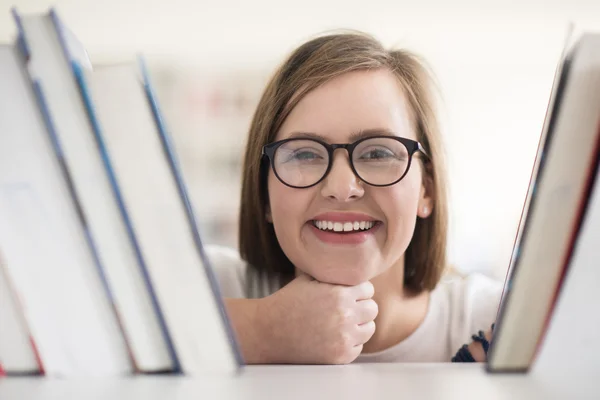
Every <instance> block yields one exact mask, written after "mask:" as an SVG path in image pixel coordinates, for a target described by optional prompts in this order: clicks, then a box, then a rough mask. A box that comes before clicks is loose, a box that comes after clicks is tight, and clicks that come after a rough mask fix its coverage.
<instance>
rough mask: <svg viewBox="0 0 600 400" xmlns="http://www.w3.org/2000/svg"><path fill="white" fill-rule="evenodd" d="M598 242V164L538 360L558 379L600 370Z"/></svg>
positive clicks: (541, 371)
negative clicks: (599, 339)
mask: <svg viewBox="0 0 600 400" xmlns="http://www.w3.org/2000/svg"><path fill="white" fill-rule="evenodd" d="M597 168H598V167H597ZM598 244H600V170H598V169H597V170H596V177H595V180H594V184H593V189H592V194H591V196H590V199H589V201H588V203H587V206H586V209H585V216H584V220H583V222H582V225H581V228H580V231H579V234H578V235H577V240H576V242H575V244H574V247H573V253H572V256H571V258H570V261H569V268H568V270H567V271H566V272H565V276H564V278H563V283H562V287H561V289H560V293H559V296H558V298H557V299H556V305H555V306H554V310H553V312H552V318H551V319H550V321H549V322H548V325H547V328H546V333H545V335H544V338H543V342H542V344H541V345H540V349H539V354H538V355H537V357H536V362H535V365H534V366H533V371H534V372H535V373H536V374H537V375H538V376H544V377H548V378H551V379H558V380H565V379H569V377H570V376H577V377H586V380H588V381H590V380H591V381H593V380H595V379H597V378H598V376H600V375H599V374H600V358H599V355H600V342H599V341H598V330H599V329H600V313H599V312H598V311H597V305H598V304H600V291H599V290H598V282H600V268H598Z"/></svg>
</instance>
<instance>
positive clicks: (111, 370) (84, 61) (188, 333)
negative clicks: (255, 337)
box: [0, 9, 242, 377]
mask: <svg viewBox="0 0 600 400" xmlns="http://www.w3.org/2000/svg"><path fill="white" fill-rule="evenodd" d="M13 17H14V22H15V24H16V26H17V28H18V29H17V31H18V35H17V37H16V38H15V40H14V42H13V43H8V44H4V45H0V87H1V88H2V90H1V91H0V371H2V372H0V373H5V374H9V375H10V374H43V375H46V376H55V377H73V376H127V375H131V374H136V373H173V374H184V375H191V376H193V375H197V374H204V373H211V372H226V373H227V372H233V371H236V370H237V369H238V368H239V367H240V365H242V359H241V356H240V353H239V350H238V348H237V345H236V340H235V337H234V335H233V333H232V330H231V327H230V325H229V321H228V318H227V314H226V310H225V308H224V306H223V303H222V300H221V296H220V293H219V287H218V284H217V282H216V280H215V277H214V275H213V272H212V269H211V266H210V260H208V258H207V257H206V254H205V251H204V249H203V245H202V241H201V238H200V234H199V229H198V226H197V221H196V218H195V216H194V211H193V209H192V206H191V204H190V201H189V198H188V194H187V189H186V184H185V182H184V179H183V178H182V174H181V173H180V167H179V165H178V161H177V155H176V154H175V151H174V147H173V146H172V144H171V139H170V137H169V134H168V132H167V129H166V125H165V121H164V120H163V117H162V115H161V111H160V107H159V104H158V101H157V99H156V95H155V93H154V91H153V87H152V84H151V76H150V74H149V72H148V69H147V68H146V67H145V65H144V61H143V59H141V58H140V59H138V60H136V62H132V63H123V64H119V65H105V66H96V65H94V66H92V63H91V62H90V60H89V59H88V56H87V52H86V50H85V48H84V47H83V46H82V44H81V43H80V42H79V41H78V40H77V38H76V37H75V35H73V33H72V32H70V31H69V29H68V27H67V26H66V24H64V23H63V22H61V20H60V18H59V16H58V14H57V12H56V10H54V9H50V10H49V11H48V12H47V13H38V14H33V13H31V14H20V13H19V12H18V11H16V10H13Z"/></svg>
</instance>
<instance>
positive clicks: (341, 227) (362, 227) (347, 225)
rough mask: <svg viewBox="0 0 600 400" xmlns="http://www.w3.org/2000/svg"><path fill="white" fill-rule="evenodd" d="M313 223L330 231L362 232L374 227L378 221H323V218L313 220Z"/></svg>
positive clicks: (323, 229)
mask: <svg viewBox="0 0 600 400" xmlns="http://www.w3.org/2000/svg"><path fill="white" fill-rule="evenodd" d="M312 223H313V225H314V226H315V227H316V228H318V229H320V230H322V231H329V232H340V233H341V232H361V231H368V230H369V229H371V228H373V226H375V225H376V224H377V222H376V221H347V222H341V221H335V222H334V221H323V220H314V221H312Z"/></svg>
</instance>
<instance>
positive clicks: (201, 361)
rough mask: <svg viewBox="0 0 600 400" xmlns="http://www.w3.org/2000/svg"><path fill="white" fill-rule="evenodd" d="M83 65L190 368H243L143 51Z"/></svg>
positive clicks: (196, 371) (106, 144)
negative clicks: (120, 60) (127, 59)
mask: <svg viewBox="0 0 600 400" xmlns="http://www.w3.org/2000/svg"><path fill="white" fill-rule="evenodd" d="M79 73H80V74H81V76H80V78H79V79H80V81H81V83H80V85H81V87H82V88H84V91H85V93H86V97H87V98H88V103H89V107H88V111H89V112H90V113H91V114H92V115H93V116H94V117H93V118H94V119H95V120H96V121H97V126H98V135H99V136H101V141H102V143H103V145H102V148H103V149H102V152H103V153H105V154H106V155H107V159H110V162H109V163H107V167H108V168H109V169H110V170H111V171H112V172H111V174H114V177H115V181H116V182H118V186H119V191H120V193H121V196H122V198H123V204H124V207H125V208H126V210H127V213H128V214H129V218H130V221H131V226H132V229H133V231H134V232H135V235H136V237H137V240H138V242H139V245H140V249H141V253H142V255H143V257H144V259H145V260H146V266H147V269H148V272H149V275H150V278H151V281H152V283H153V286H154V289H155V292H156V296H157V299H158V302H159V304H160V307H161V308H162V310H163V311H164V316H165V321H166V323H167V326H168V328H169V332H170V334H171V337H172V339H173V343H174V346H175V350H176V352H177V354H178V356H179V361H180V363H181V368H182V371H183V373H184V374H186V375H189V376H199V375H202V374H205V373H213V372H216V373H221V372H224V373H230V372H236V371H238V369H239V367H240V366H241V365H242V363H243V360H242V358H241V355H240V352H239V349H238V347H237V342H236V340H235V336H234V335H233V332H232V329H231V327H230V326H229V320H228V318H227V314H226V312H225V308H224V305H223V303H222V299H221V296H220V293H219V288H218V285H217V282H216V280H215V278H214V276H213V274H212V269H211V266H210V264H209V263H210V260H208V259H207V257H206V255H205V253H204V249H203V245H202V242H201V239H200V235H199V231H198V226H197V223H198V222H197V221H196V218H195V216H194V211H193V209H192V206H191V205H190V202H189V199H188V195H187V188H186V184H185V181H184V179H183V177H182V175H181V173H180V170H179V162H178V160H177V156H176V154H175V151H174V149H173V147H172V146H171V144H170V142H171V139H170V137H169V134H168V132H167V129H166V125H165V121H164V120H163V117H162V114H161V113H160V109H159V107H158V101H157V99H156V96H155V95H154V92H153V90H152V85H151V83H150V80H149V74H148V73H147V69H146V68H144V64H143V61H142V59H140V62H139V63H137V64H135V63H124V64H119V65H112V66H95V68H94V70H93V71H92V70H86V69H81V70H80V71H79Z"/></svg>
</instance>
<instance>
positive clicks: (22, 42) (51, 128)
mask: <svg viewBox="0 0 600 400" xmlns="http://www.w3.org/2000/svg"><path fill="white" fill-rule="evenodd" d="M13 17H14V18H15V21H16V23H17V29H18V37H19V48H20V49H21V50H22V51H24V54H23V56H24V57H25V59H26V60H27V61H29V60H30V57H31V48H30V46H29V44H28V43H27V35H26V32H25V29H24V27H23V24H22V22H21V17H20V16H19V14H18V12H17V11H16V10H14V9H13ZM28 75H29V79H30V81H31V84H32V87H33V91H34V94H35V97H36V101H37V104H38V107H39V109H40V112H41V114H42V118H43V120H44V124H45V126H46V131H47V133H48V136H49V138H50V141H51V144H52V147H53V149H54V153H55V156H56V159H57V161H58V164H59V168H60V170H61V173H62V175H63V177H64V181H65V183H66V184H67V189H68V191H69V196H70V197H71V201H72V204H73V207H74V209H75V212H76V213H77V217H78V219H79V221H80V223H81V227H82V230H83V234H84V237H85V241H86V243H87V246H88V248H89V250H90V255H91V257H92V261H93V262H94V265H95V266H96V271H97V273H98V277H99V278H100V283H101V285H102V288H103V291H104V292H105V294H106V296H107V299H108V301H109V304H110V306H111V308H112V311H113V313H114V315H115V318H116V321H117V324H118V325H119V328H120V330H121V332H123V325H122V323H121V319H120V318H119V313H118V311H117V309H116V306H115V302H114V297H113V295H112V292H111V290H110V286H109V284H108V280H107V278H106V274H105V273H104V269H103V267H102V262H101V260H100V257H99V255H98V249H97V246H96V243H95V242H94V238H93V235H92V233H91V230H90V227H89V223H88V221H87V218H86V215H85V213H84V211H83V208H82V206H81V203H80V199H79V196H78V195H77V190H76V188H75V184H74V182H73V178H72V176H71V173H70V171H69V166H68V164H67V160H66V159H65V157H64V151H63V148H62V145H61V141H60V138H59V135H58V133H57V129H56V124H55V122H54V121H53V119H52V114H51V111H50V108H49V106H48V101H47V100H46V97H45V95H44V90H43V85H42V82H40V80H39V79H37V78H34V77H33V76H31V74H28ZM126 348H127V351H128V352H129V357H130V360H131V361H133V357H132V354H131V349H130V348H129V346H127V347H126ZM134 365H135V364H134Z"/></svg>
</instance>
